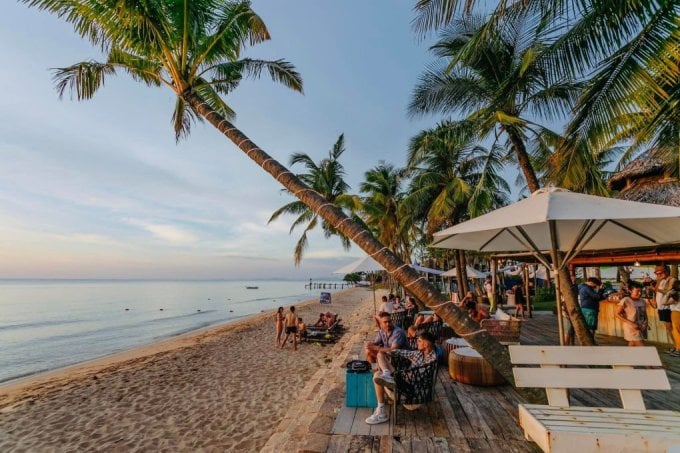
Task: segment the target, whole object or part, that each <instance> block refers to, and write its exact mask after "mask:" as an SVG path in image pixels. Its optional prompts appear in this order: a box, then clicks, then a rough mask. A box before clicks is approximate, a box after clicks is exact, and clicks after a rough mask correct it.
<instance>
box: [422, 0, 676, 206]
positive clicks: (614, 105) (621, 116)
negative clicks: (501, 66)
mask: <svg viewBox="0 0 680 453" xmlns="http://www.w3.org/2000/svg"><path fill="white" fill-rule="evenodd" d="M476 4H477V1H475V0H466V1H464V2H463V1H460V0H418V1H417V3H416V6H415V10H416V17H415V19H414V21H413V25H414V29H415V31H416V32H417V33H419V34H421V35H424V34H427V33H428V32H430V31H432V30H436V29H437V28H441V27H444V26H446V25H447V24H449V23H451V22H452V21H453V20H454V19H455V18H456V17H457V14H466V13H469V12H470V11H471V10H473V8H474V6H476ZM526 11H535V12H539V13H540V15H541V18H542V21H543V22H544V23H545V24H546V29H549V30H551V31H552V33H553V34H554V35H556V36H557V39H556V40H555V42H554V43H553V44H552V45H551V48H552V55H553V64H554V65H555V66H557V67H559V68H560V71H561V72H563V73H564V74H569V75H571V76H572V77H574V78H585V79H587V80H588V83H587V89H586V90H585V91H584V92H583V94H582V96H581V97H580V98H579V100H578V103H577V105H576V109H575V115H574V116H573V118H572V119H571V120H570V122H569V125H568V127H567V129H566V132H565V134H564V136H565V137H566V139H564V140H562V141H561V142H560V143H559V145H558V147H557V152H556V153H555V156H554V157H553V168H552V171H551V173H552V177H553V179H560V178H565V179H566V181H567V182H568V181H570V180H575V181H574V185H575V186H576V187H578V186H579V185H581V186H585V187H588V186H590V188H591V189H594V190H591V192H595V193H597V192H602V191H603V187H602V186H601V185H600V186H599V187H597V184H595V187H592V186H593V181H594V179H593V178H590V176H585V177H579V176H578V171H579V168H581V169H583V168H592V164H593V163H597V161H598V160H600V159H601V156H600V154H601V153H603V152H604V153H609V150H611V149H612V146H614V145H615V144H616V140H617V139H621V138H622V137H625V136H626V134H627V132H626V129H627V126H626V125H625V124H624V125H622V124H621V120H623V121H624V123H626V122H629V121H631V120H633V122H634V123H636V124H637V125H638V126H639V117H640V116H643V117H645V118H646V120H647V121H646V122H647V125H648V127H647V128H646V129H645V128H642V129H641V128H638V129H639V131H641V132H640V134H641V135H642V136H654V137H656V138H658V139H660V140H661V142H662V146H654V144H652V145H651V147H652V148H654V149H656V150H658V153H659V154H661V155H662V156H665V160H667V161H670V162H672V166H673V167H676V164H677V163H678V160H679V158H680V156H679V154H680V152H679V151H678V148H677V147H675V146H674V145H671V146H670V148H669V147H664V145H663V143H666V144H667V143H668V140H667V139H668V138H669V137H673V134H672V132H671V135H668V134H667V132H668V126H670V125H673V124H677V122H678V114H677V111H678V109H677V103H678V101H679V100H680V94H679V93H678V86H677V80H678V79H679V78H680V47H679V46H678V42H680V27H678V21H677V18H678V16H679V15H680V0H629V1H620V2H612V1H611V0H528V1H527V0H523V1H508V0H502V1H500V2H498V4H497V6H496V7H495V9H494V11H493V13H492V15H491V17H492V19H491V20H490V21H489V24H490V25H492V26H493V25H495V24H497V23H499V22H503V21H507V20H511V19H510V18H511V17H513V16H516V15H517V14H523V13H524V12H526ZM674 83H675V86H673V84H674ZM669 85H670V86H669ZM638 113H641V114H642V115H638ZM636 117H638V118H637V119H636ZM622 127H623V129H624V131H623V132H622ZM636 138H637V139H638V140H639V139H640V135H638V136H637V137H636ZM672 141H673V140H672ZM672 141H671V143H672ZM637 149H639V148H638V146H634V147H633V150H637ZM669 151H670V153H669ZM626 158H627V157H624V160H625V159H626ZM673 170H675V168H673ZM595 176H596V175H595ZM589 179H590V180H591V183H590V184H589V181H588V180H589Z"/></svg>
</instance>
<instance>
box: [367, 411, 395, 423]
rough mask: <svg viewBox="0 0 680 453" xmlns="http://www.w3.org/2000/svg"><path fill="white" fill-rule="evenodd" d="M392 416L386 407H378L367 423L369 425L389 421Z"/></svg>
mask: <svg viewBox="0 0 680 453" xmlns="http://www.w3.org/2000/svg"><path fill="white" fill-rule="evenodd" d="M389 419H390V416H389V415H387V413H386V412H385V407H384V406H383V407H376V408H375V411H374V412H373V415H371V416H370V417H368V418H367V419H366V423H368V424H369V425H377V424H379V423H385V422H386V421H389Z"/></svg>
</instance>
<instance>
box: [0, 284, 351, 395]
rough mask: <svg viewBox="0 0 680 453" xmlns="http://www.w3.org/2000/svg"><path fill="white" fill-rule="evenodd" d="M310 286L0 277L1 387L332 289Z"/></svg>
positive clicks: (224, 322) (225, 322)
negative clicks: (13, 381)
mask: <svg viewBox="0 0 680 453" xmlns="http://www.w3.org/2000/svg"><path fill="white" fill-rule="evenodd" d="M312 280H313V281H314V279H312ZM316 281H317V282H324V281H325V282H328V283H336V281H333V280H316ZM308 283H309V280H286V279H250V280H195V279H172V280H170V279H0V345H2V347H1V348H0V383H3V382H7V381H10V380H14V379H18V378H22V377H26V376H30V375H33V374H37V373H41V372H44V371H50V370H54V369H58V368H63V367H66V366H70V365H75V364H78V363H82V362H85V361H88V360H92V359H96V358H99V357H103V356H107V355H110V354H114V353H118V352H123V351H127V350H130V349H133V348H136V347H139V346H143V345H147V344H151V343H154V342H157V341H160V340H163V339H166V338H171V337H174V336H177V335H181V334H185V333H188V332H191V331H194V330H198V329H202V328H205V327H211V326H217V325H221V324H228V323H229V322H233V321H236V320H239V319H242V318H244V317H247V316H251V315H254V314H257V313H260V312H263V311H267V310H273V309H276V307H278V306H289V305H293V304H295V303H298V302H301V301H304V300H308V299H313V298H316V297H319V295H320V292H321V291H330V292H334V291H337V290H336V289H330V290H319V289H308V288H305V285H306V284H308ZM337 283H340V281H339V280H338V281H337ZM246 287H257V289H248V288H246ZM338 289H339V288H338Z"/></svg>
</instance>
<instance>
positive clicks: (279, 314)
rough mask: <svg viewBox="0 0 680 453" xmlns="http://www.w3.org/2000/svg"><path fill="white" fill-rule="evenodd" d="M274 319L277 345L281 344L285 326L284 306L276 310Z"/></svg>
mask: <svg viewBox="0 0 680 453" xmlns="http://www.w3.org/2000/svg"><path fill="white" fill-rule="evenodd" d="M274 319H275V322H276V324H275V325H276V346H281V335H282V334H283V326H284V315H283V307H279V309H278V310H276V317H275V318H274Z"/></svg>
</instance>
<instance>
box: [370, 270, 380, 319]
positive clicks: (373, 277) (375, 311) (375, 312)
mask: <svg viewBox="0 0 680 453" xmlns="http://www.w3.org/2000/svg"><path fill="white" fill-rule="evenodd" d="M371 288H373V313H374V314H377V313H378V309H377V308H375V307H376V305H375V276H374V275H373V272H371Z"/></svg>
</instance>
